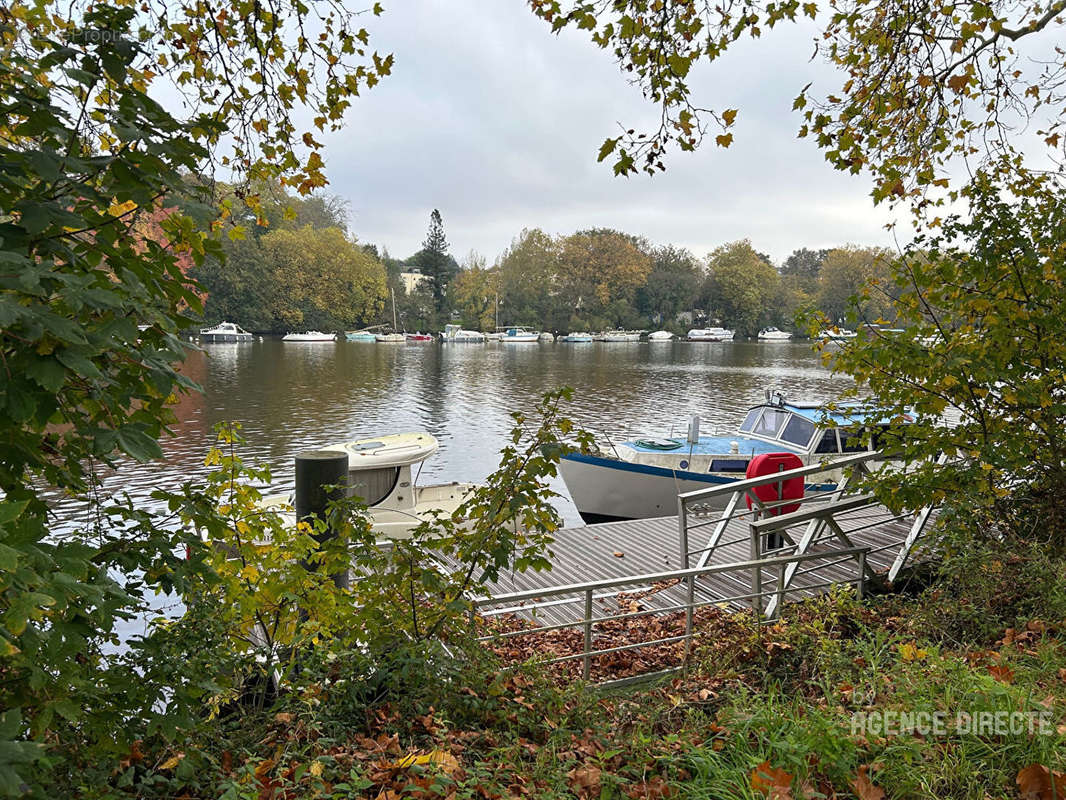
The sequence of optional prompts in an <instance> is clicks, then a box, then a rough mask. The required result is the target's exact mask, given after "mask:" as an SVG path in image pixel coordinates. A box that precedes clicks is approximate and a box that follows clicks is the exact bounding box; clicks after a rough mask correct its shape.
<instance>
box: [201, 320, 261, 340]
mask: <svg viewBox="0 0 1066 800" xmlns="http://www.w3.org/2000/svg"><path fill="white" fill-rule="evenodd" d="M200 341H201V342H203V343H205V344H214V343H222V342H250V341H252V334H250V333H248V331H246V330H245V329H244V328H242V327H241V326H240V325H237V324H236V323H234V322H220V323H218V325H215V326H213V327H210V328H200Z"/></svg>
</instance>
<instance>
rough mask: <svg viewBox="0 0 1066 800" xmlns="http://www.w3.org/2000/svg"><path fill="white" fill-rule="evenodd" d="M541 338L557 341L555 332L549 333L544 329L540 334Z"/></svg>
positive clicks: (542, 339) (544, 340)
mask: <svg viewBox="0 0 1066 800" xmlns="http://www.w3.org/2000/svg"><path fill="white" fill-rule="evenodd" d="M540 340H541V341H542V342H554V341H555V334H554V333H549V332H548V331H542V332H541V334H540Z"/></svg>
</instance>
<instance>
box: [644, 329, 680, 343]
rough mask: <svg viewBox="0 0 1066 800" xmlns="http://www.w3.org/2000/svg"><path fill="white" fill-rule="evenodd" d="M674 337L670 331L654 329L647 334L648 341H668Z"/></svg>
mask: <svg viewBox="0 0 1066 800" xmlns="http://www.w3.org/2000/svg"><path fill="white" fill-rule="evenodd" d="M673 338H674V335H673V334H672V333H670V331H655V332H654V333H649V334H648V341H649V342H669V341H671V340H672V339H673Z"/></svg>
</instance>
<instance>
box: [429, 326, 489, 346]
mask: <svg viewBox="0 0 1066 800" xmlns="http://www.w3.org/2000/svg"><path fill="white" fill-rule="evenodd" d="M440 339H441V341H442V342H447V343H451V344H482V343H484V341H485V334H483V333H482V332H481V331H469V330H466V329H464V328H463V327H462V326H460V325H445V326H444V330H443V331H441V334H440Z"/></svg>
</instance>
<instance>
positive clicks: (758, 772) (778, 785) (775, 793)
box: [751, 761, 792, 800]
mask: <svg viewBox="0 0 1066 800" xmlns="http://www.w3.org/2000/svg"><path fill="white" fill-rule="evenodd" d="M751 788H752V789H753V790H755V791H756V792H759V793H760V794H765V795H766V796H767V797H769V798H770V800H792V775H790V774H789V773H787V772H785V771H784V770H783V769H775V768H774V767H771V766H770V762H769V761H764V762H762V763H761V764H760V765H759V766H757V767H756V768H755V769H753V770H752V771H751Z"/></svg>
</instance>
